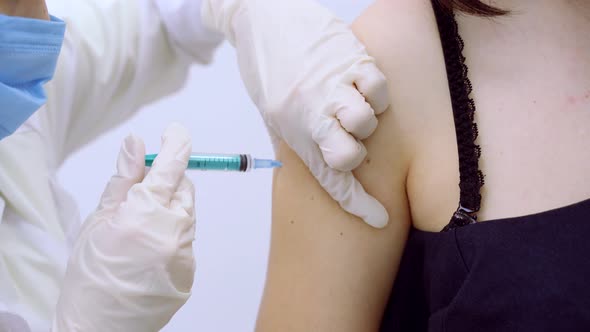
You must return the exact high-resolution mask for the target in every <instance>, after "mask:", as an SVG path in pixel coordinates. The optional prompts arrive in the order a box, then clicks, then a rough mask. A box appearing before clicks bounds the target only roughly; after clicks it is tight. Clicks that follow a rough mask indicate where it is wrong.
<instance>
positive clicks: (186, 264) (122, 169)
mask: <svg viewBox="0 0 590 332" xmlns="http://www.w3.org/2000/svg"><path fill="white" fill-rule="evenodd" d="M190 151H191V141H190V137H189V134H188V132H187V130H186V129H184V128H183V127H180V126H179V125H171V126H170V127H169V128H168V129H167V130H166V132H165V133H164V136H163V138H162V149H161V151H160V154H159V155H158V157H157V158H156V160H155V162H154V165H153V167H152V168H151V169H150V171H149V172H148V174H147V175H145V178H144V169H145V167H144V157H145V147H144V145H143V142H142V141H141V140H140V139H138V138H137V137H133V136H130V137H128V138H127V139H126V140H125V143H124V144H123V147H122V149H121V152H120V154H119V159H118V161H117V175H115V176H113V178H112V179H111V180H110V182H109V184H108V185H107V188H106V190H105V192H104V194H103V195H102V198H101V201H100V205H99V207H98V209H97V210H96V212H94V213H93V214H92V215H90V216H89V217H88V219H87V221H86V223H85V224H84V225H83V228H82V230H81V232H80V236H79V238H78V240H77V242H76V244H75V246H74V249H73V253H72V256H71V258H70V260H69V263H68V268H67V272H66V277H65V280H64V284H63V290H62V292H61V295H60V299H59V302H58V305H57V312H56V317H55V319H54V323H53V329H52V331H53V332H77V331H83V332H93V331H101V332H104V331H109V332H117V331H121V332H134V331H138V332H149V331H159V330H160V329H161V328H162V327H163V326H164V325H166V324H167V323H168V321H169V320H170V319H171V318H172V316H173V315H174V314H175V313H176V311H177V310H178V309H179V308H180V307H181V306H182V305H183V304H184V303H185V302H186V301H187V299H188V298H189V296H190V294H191V293H190V291H191V287H192V284H193V278H194V270H195V262H194V256H193V248H192V243H193V239H194V227H195V215H194V188H193V185H192V183H191V182H190V181H189V180H188V179H187V178H186V177H185V176H184V172H185V169H186V167H187V164H188V158H189V155H190Z"/></svg>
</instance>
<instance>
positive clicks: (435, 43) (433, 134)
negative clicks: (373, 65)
mask: <svg viewBox="0 0 590 332" xmlns="http://www.w3.org/2000/svg"><path fill="white" fill-rule="evenodd" d="M353 31H354V33H355V34H356V36H357V37H358V38H359V40H360V41H361V42H362V43H363V44H364V45H365V47H366V48H367V52H368V53H369V54H370V55H371V56H372V57H374V58H375V60H376V62H377V65H378V66H379V68H380V69H381V70H382V71H383V73H384V74H385V76H386V77H387V80H388V85H389V94H390V98H391V109H390V111H389V112H391V116H388V117H381V118H380V121H379V128H380V130H382V131H385V132H386V134H385V135H387V136H390V139H385V140H384V141H385V142H389V144H388V146H391V145H401V146H399V147H398V148H399V149H400V151H404V152H405V154H406V158H407V159H408V160H409V168H408V171H407V172H408V174H407V181H406V192H407V195H408V199H409V201H410V202H411V204H410V206H411V210H412V211H411V212H412V219H413V221H414V223H415V225H416V223H417V224H418V226H421V227H422V228H424V229H429V228H432V229H436V228H437V227H438V224H440V223H443V222H444V221H443V220H442V219H441V220H438V219H436V218H435V217H436V216H443V217H444V216H446V215H448V213H451V212H452V210H453V207H454V206H456V202H457V201H458V192H455V191H456V190H455V191H453V190H454V189H456V188H457V185H456V183H458V173H457V172H458V171H457V170H458V165H457V155H456V151H457V148H456V138H455V127H454V120H453V111H452V107H451V99H450V95H449V88H448V83H447V75H446V67H445V59H444V56H443V51H442V46H441V42H440V35H439V32H438V27H437V24H436V18H435V16H434V11H433V9H432V4H431V2H430V1H429V0H377V1H376V2H375V3H374V4H373V5H372V6H370V7H369V8H368V9H367V10H366V11H365V12H364V13H363V14H362V15H361V16H359V17H358V19H357V20H356V21H355V22H354V24H353ZM386 146H387V145H386ZM379 149H381V151H380V152H382V153H387V151H383V150H384V149H386V147H384V146H381V147H380V148H379ZM434 165H436V167H433V166H434ZM425 188H428V189H425ZM435 188H436V189H437V190H435ZM438 188H442V189H444V190H443V191H439V190H438ZM441 192H445V193H447V194H445V195H441V194H440V193H441ZM449 210H450V211H449ZM441 211H442V212H441ZM447 212H448V213H447ZM441 218H442V217H441ZM443 219H444V218H443ZM425 220H428V221H429V222H433V223H436V225H425V224H424V221H425Z"/></svg>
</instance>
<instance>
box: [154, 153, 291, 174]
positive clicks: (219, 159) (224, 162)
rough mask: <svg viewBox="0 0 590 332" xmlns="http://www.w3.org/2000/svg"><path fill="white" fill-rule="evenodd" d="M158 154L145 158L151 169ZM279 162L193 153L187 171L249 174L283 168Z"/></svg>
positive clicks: (244, 155) (244, 156)
mask: <svg viewBox="0 0 590 332" xmlns="http://www.w3.org/2000/svg"><path fill="white" fill-rule="evenodd" d="M157 156H158V155H157V154H148V155H146V156H145V165H146V166H147V167H151V166H152V164H153V162H154V160H155V159H156V157H157ZM281 166H282V164H281V162H279V161H276V160H272V159H257V158H252V156H251V155H249V154H213V153H197V152H193V153H191V155H190V157H189V161H188V166H187V169H193V170H201V171H235V172H248V171H251V170H253V169H261V168H276V167H281Z"/></svg>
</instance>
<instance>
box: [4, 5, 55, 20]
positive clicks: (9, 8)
mask: <svg viewBox="0 0 590 332" xmlns="http://www.w3.org/2000/svg"><path fill="white" fill-rule="evenodd" d="M0 14H4V15H8V16H19V17H27V18H34V19H40V20H49V14H48V12H47V5H46V4H45V0H0Z"/></svg>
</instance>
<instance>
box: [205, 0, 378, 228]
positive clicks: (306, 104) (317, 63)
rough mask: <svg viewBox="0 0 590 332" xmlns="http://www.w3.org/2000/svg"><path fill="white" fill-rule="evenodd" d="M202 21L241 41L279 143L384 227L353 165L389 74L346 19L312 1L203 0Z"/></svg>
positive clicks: (346, 202) (242, 61)
mask: <svg viewBox="0 0 590 332" xmlns="http://www.w3.org/2000/svg"><path fill="white" fill-rule="evenodd" d="M202 20H203V23H204V24H205V26H206V27H208V28H209V29H212V30H215V31H219V32H222V33H223V34H224V35H225V36H226V38H227V39H228V40H229V42H230V43H231V44H232V45H234V46H235V47H236V51H237V56H238V62H239V67H240V73H241V75H242V79H243V80H244V83H245V85H246V88H247V89H248V92H249V94H250V97H251V98H252V99H253V101H254V103H255V104H256V105H257V106H258V108H259V110H260V112H261V113H262V117H263V118H264V120H265V122H266V124H267V126H268V128H269V132H270V135H271V139H272V140H273V145H274V146H275V149H276V147H277V142H278V139H279V138H280V139H282V140H284V141H285V142H286V143H287V144H288V145H289V147H291V148H292V149H293V150H294V151H295V152H296V153H297V154H298V155H299V157H300V158H301V159H302V160H303V162H304V163H305V164H306V165H307V166H308V167H309V169H310V170H311V172H312V174H313V175H314V176H315V177H316V179H317V180H318V181H319V183H320V184H321V185H322V187H324V189H326V190H327V191H328V193H329V194H330V195H331V196H332V197H333V198H334V199H335V200H336V201H338V202H339V203H340V205H341V206H342V207H343V208H344V209H345V210H346V211H348V212H349V213H352V214H354V215H357V216H359V217H361V218H362V219H363V220H365V222H367V223H368V224H370V225H372V226H374V227H384V226H385V225H386V224H387V221H388V215H387V211H386V210H385V208H384V207H383V206H382V205H381V204H380V203H379V202H378V201H377V200H376V199H375V198H373V197H372V196H370V195H368V194H367V193H366V192H365V190H364V189H363V187H362V186H361V184H360V183H359V182H358V181H357V180H356V179H355V178H354V176H353V174H352V173H351V172H350V171H351V170H352V169H354V168H356V167H357V166H358V165H359V164H360V163H361V162H362V161H363V159H364V158H365V156H366V149H365V148H364V146H363V145H362V143H360V142H359V140H361V139H364V138H366V137H368V136H369V135H371V133H373V131H374V130H375V128H376V126H377V118H376V117H375V114H379V113H381V112H383V111H385V110H386V109H387V107H388V106H389V98H388V95H387V87H386V81H385V76H384V75H383V74H382V73H381V72H380V71H379V70H378V69H377V67H376V65H375V62H374V59H373V58H371V57H370V56H368V55H367V53H366V51H365V48H364V46H363V45H362V44H361V43H360V42H359V41H358V40H357V38H356V37H355V36H354V35H353V33H352V31H351V29H350V28H349V27H348V26H347V24H345V23H344V22H342V21H340V20H339V19H337V18H336V17H335V16H334V15H332V14H331V13H330V12H329V11H328V10H326V9H325V8H324V7H322V6H320V5H319V4H317V3H316V2H315V1H312V0H203V7H202Z"/></svg>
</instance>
